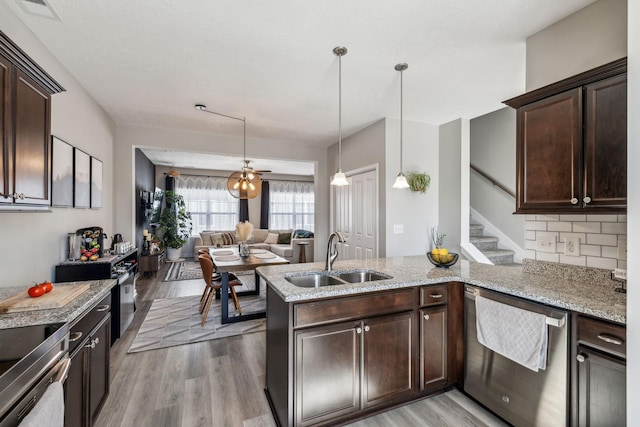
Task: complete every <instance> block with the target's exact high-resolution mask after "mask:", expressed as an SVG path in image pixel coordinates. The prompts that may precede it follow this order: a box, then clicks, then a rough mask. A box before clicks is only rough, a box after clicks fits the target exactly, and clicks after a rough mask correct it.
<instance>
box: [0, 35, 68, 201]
mask: <svg viewBox="0 0 640 427" xmlns="http://www.w3.org/2000/svg"><path fill="white" fill-rule="evenodd" d="M62 91H64V89H63V88H62V86H60V85H59V84H58V83H57V82H56V81H55V80H53V78H51V76H49V75H48V74H47V73H46V72H45V71H44V70H43V69H42V68H40V67H39V66H38V65H37V64H36V63H35V62H34V61H33V60H32V59H31V58H29V56H27V54H26V53H24V52H23V51H22V50H21V49H20V48H19V47H18V46H17V45H15V44H14V43H13V42H12V41H11V40H10V39H9V38H8V37H7V36H6V35H5V34H4V33H2V32H0V96H1V100H0V206H1V207H2V208H6V207H7V206H22V205H26V206H29V205H32V206H33V205H43V206H49V205H50V204H51V176H50V175H51V171H50V165H51V95H53V94H54V93H59V92H62Z"/></svg>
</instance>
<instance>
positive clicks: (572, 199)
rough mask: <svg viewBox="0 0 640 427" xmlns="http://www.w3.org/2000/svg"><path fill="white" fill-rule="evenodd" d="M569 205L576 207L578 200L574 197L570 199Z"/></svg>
mask: <svg viewBox="0 0 640 427" xmlns="http://www.w3.org/2000/svg"><path fill="white" fill-rule="evenodd" d="M571 204H572V205H577V204H578V199H576V198H575V197H573V198H571Z"/></svg>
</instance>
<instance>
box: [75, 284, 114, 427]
mask: <svg viewBox="0 0 640 427" xmlns="http://www.w3.org/2000/svg"><path fill="white" fill-rule="evenodd" d="M109 299H110V296H107V297H106V298H105V300H104V301H102V303H101V304H99V305H98V306H96V307H94V308H93V309H92V310H89V312H88V313H87V314H85V315H84V316H83V317H82V318H81V319H80V320H79V321H77V322H76V323H75V324H74V325H73V326H72V327H71V337H70V344H69V346H70V357H71V367H70V370H69V376H68V377H67V380H66V381H65V408H64V409H65V415H64V417H65V422H64V424H65V427H90V426H92V425H93V424H94V422H95V420H96V418H97V417H98V414H99V412H100V409H101V408H102V405H103V404H104V402H105V400H106V399H107V396H108V394H109V379H110V377H109V375H110V374H109V359H110V357H109V356H110V350H111V346H110V337H111V314H110V312H109V311H108V309H109V305H107V304H103V303H106V302H108V301H109Z"/></svg>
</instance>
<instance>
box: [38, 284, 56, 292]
mask: <svg viewBox="0 0 640 427" xmlns="http://www.w3.org/2000/svg"><path fill="white" fill-rule="evenodd" d="M39 286H40V287H41V288H42V289H44V292H45V293H48V292H51V290H52V289H53V285H52V284H51V282H42V283H40V285H39Z"/></svg>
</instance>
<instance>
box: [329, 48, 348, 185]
mask: <svg viewBox="0 0 640 427" xmlns="http://www.w3.org/2000/svg"><path fill="white" fill-rule="evenodd" d="M333 53H334V54H336V55H337V56H338V170H337V172H336V174H335V175H334V176H333V179H332V180H331V185H335V186H339V187H341V186H344V185H349V183H348V182H347V177H346V176H345V174H344V172H342V57H343V56H344V55H346V54H347V48H346V47H341V46H338V47H336V48H334V49H333Z"/></svg>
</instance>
